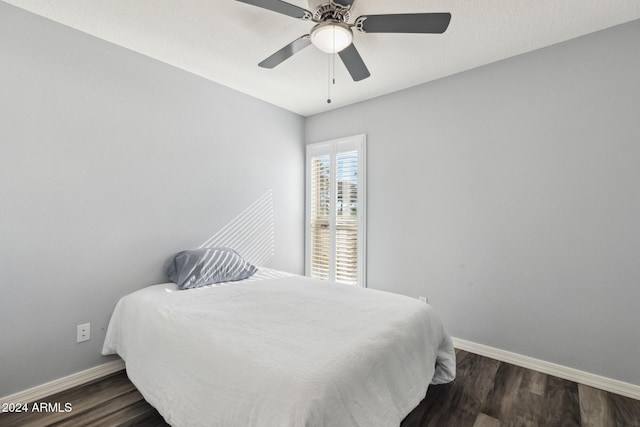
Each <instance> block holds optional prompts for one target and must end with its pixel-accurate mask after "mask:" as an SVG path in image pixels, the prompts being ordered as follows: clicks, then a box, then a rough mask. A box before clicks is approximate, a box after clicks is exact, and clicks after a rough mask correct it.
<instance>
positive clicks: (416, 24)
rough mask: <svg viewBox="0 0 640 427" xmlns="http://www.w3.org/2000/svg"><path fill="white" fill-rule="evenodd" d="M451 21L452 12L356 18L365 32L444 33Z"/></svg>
mask: <svg viewBox="0 0 640 427" xmlns="http://www.w3.org/2000/svg"><path fill="white" fill-rule="evenodd" d="M449 21H451V14H450V13H448V12H447V13H405V14H397V15H368V16H360V17H359V18H358V19H356V26H357V25H358V24H360V25H361V27H360V28H361V29H362V31H363V32H365V33H434V34H441V33H444V32H445V30H446V29H447V27H448V26H449Z"/></svg>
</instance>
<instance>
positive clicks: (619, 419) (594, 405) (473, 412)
mask: <svg viewBox="0 0 640 427" xmlns="http://www.w3.org/2000/svg"><path fill="white" fill-rule="evenodd" d="M456 355H457V358H458V362H457V365H458V372H457V378H456V380H455V381H454V382H453V383H451V384H446V385H441V386H432V387H430V388H429V392H428V393H427V397H426V398H425V399H424V400H423V401H422V402H421V403H420V405H418V407H417V408H416V409H414V410H413V411H412V412H411V413H410V414H409V415H408V416H407V418H405V420H404V421H403V422H402V424H401V427H516V426H518V427H520V426H522V427H538V426H544V427H556V426H558V427H573V426H579V427H640V400H634V399H630V398H626V397H622V396H618V395H615V394H612V393H608V392H605V391H602V390H598V389H594V388H591V387H587V386H584V385H581V384H576V383H573V382H570V381H566V380H563V379H560V378H556V377H552V376H549V375H545V374H542V373H540V372H536V371H531V370H529V369H525V368H520V367H518V366H514V365H510V364H507V363H503V362H499V361H497V360H493V359H489V358H486V357H482V356H478V355H476V354H473V353H468V352H465V351H461V350H456ZM42 402H44V403H49V404H54V405H55V404H56V403H59V408H60V409H61V410H60V411H54V412H41V413H39V412H33V411H32V410H31V409H32V407H33V404H29V411H28V412H26V413H5V414H0V426H1V427H14V426H15V427H43V426H56V427H62V426H64V427H79V426H109V427H125V426H136V427H138V426H139V427H166V426H168V424H167V423H165V422H164V420H163V419H162V417H161V416H160V415H159V414H158V412H157V411H156V410H155V409H154V408H153V407H152V406H151V405H149V404H148V403H147V402H146V401H145V400H144V399H143V398H142V395H141V394H140V393H139V392H138V390H136V388H135V386H134V385H133V384H132V383H131V382H130V381H129V379H128V378H127V376H126V374H125V372H124V371H122V372H118V373H115V374H112V375H110V376H107V377H104V378H101V379H99V380H96V381H93V382H91V383H88V384H84V385H82V386H78V387H75V388H72V389H70V390H67V391H64V392H62V393H59V394H57V395H54V396H50V397H49V398H47V399H44V400H43V401H42ZM67 402H68V403H70V404H71V405H72V410H71V411H70V412H64V405H65V403H67ZM276 427H277V426H276ZM371 427H376V426H371Z"/></svg>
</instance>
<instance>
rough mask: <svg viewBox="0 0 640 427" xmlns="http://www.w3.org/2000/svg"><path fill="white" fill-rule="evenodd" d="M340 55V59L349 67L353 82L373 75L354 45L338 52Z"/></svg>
mask: <svg viewBox="0 0 640 427" xmlns="http://www.w3.org/2000/svg"><path fill="white" fill-rule="evenodd" d="M338 55H340V59H342V62H343V63H344V66H345V67H347V71H349V74H351V78H352V79H353V81H356V82H359V81H360V80H364V79H366V78H367V77H369V76H370V75H371V73H369V70H368V69H367V66H366V65H364V61H363V60H362V57H361V56H360V54H359V53H358V49H356V47H355V46H354V45H353V43H351V44H350V45H349V47H347V48H346V49H344V50H342V51H340V52H338Z"/></svg>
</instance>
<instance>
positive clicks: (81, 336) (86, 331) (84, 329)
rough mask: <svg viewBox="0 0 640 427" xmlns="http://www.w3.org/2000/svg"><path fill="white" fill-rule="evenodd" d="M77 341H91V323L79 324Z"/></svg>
mask: <svg viewBox="0 0 640 427" xmlns="http://www.w3.org/2000/svg"><path fill="white" fill-rule="evenodd" d="M76 332H77V335H76V342H83V341H89V340H90V339H91V323H85V324H84V325H78V326H77V330H76Z"/></svg>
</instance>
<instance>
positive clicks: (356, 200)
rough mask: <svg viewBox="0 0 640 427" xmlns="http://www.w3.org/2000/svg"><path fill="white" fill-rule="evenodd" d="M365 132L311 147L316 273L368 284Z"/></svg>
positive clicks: (311, 242) (310, 263)
mask: <svg viewBox="0 0 640 427" xmlns="http://www.w3.org/2000/svg"><path fill="white" fill-rule="evenodd" d="M364 161H365V135H359V136H356V137H350V138H345V139H341V140H337V141H330V142H327V143H320V144H311V145H309V146H307V209H306V212H307V242H306V247H307V255H306V272H307V275H309V276H311V277H316V278H320V279H325V280H332V281H336V282H340V283H345V284H350V285H359V286H365V212H364V207H365V192H364V191H365V163H364Z"/></svg>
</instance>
